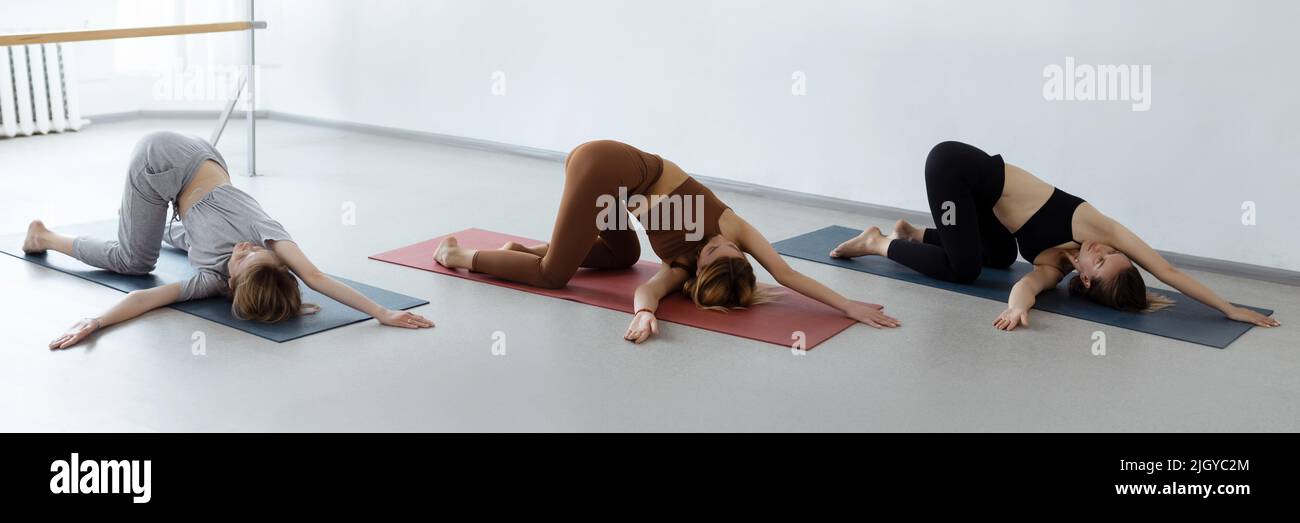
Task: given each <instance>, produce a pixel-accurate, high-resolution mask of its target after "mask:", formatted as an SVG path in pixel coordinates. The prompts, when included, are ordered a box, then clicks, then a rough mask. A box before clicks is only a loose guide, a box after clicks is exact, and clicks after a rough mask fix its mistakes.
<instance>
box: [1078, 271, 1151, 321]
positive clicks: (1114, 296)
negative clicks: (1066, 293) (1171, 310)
mask: <svg viewBox="0 0 1300 523" xmlns="http://www.w3.org/2000/svg"><path fill="white" fill-rule="evenodd" d="M1070 294H1071V295H1072V296H1084V297H1087V298H1088V299H1090V300H1092V301H1094V302H1096V303H1099V304H1101V305H1105V306H1107V307H1110V308H1112V309H1118V310H1121V311H1125V312H1155V311H1158V310H1160V309H1164V308H1166V307H1170V306H1173V304H1174V302H1173V300H1170V299H1169V298H1166V297H1164V296H1161V295H1159V294H1156V293H1154V292H1151V291H1148V290H1147V284H1146V282H1145V281H1143V280H1142V273H1141V272H1138V268H1137V266H1129V268H1127V269H1124V270H1123V271H1121V272H1120V273H1119V274H1116V275H1115V278H1113V279H1111V280H1097V279H1094V280H1093V281H1092V285H1091V286H1084V284H1083V278H1081V277H1079V276H1075V277H1074V279H1072V280H1070Z"/></svg>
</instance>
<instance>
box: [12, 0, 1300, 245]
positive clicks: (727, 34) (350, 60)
mask: <svg viewBox="0 0 1300 523" xmlns="http://www.w3.org/2000/svg"><path fill="white" fill-rule="evenodd" d="M10 1H12V0H10ZM258 17H259V18H263V19H267V20H268V21H269V22H270V24H271V28H270V29H269V30H267V31H266V32H263V33H260V36H259V49H260V52H259V61H260V62H262V63H263V64H268V65H269V66H270V68H268V69H266V70H264V72H263V80H264V81H263V85H262V87H263V88H264V89H266V96H265V98H264V99H266V100H268V101H269V105H268V106H266V107H269V108H270V109H272V110H274V111H283V112H289V113H298V114H304V115H311V116H317V117H323V118H332V119H341V120H348V121H356V122H362V123H367V124H374V125H382V126H390V127H398V128H405V129H413V130H419V131H428V132H435V133H445V134H452V135H459V136H467V137H473V138H480V139H486V140H494V141H499V142H505V143H511V144H519V145H527V146H532V147H540V148H547V149H555V150H568V149H570V148H571V147H573V146H574V145H577V144H579V143H581V142H583V141H586V140H590V139H595V138H615V139H619V140H624V141H627V142H630V143H633V144H636V145H638V146H640V147H642V148H644V149H646V150H649V151H652V152H657V153H660V154H663V155H664V156H666V157H669V158H671V159H673V160H675V161H677V162H678V163H680V164H681V165H683V166H684V167H685V168H686V169H687V170H689V171H691V172H695V173H699V174H705V175H709V176H715V177H721V178H728V179H734V180H741V181H746V182H753V183H759V184H764V185H769V186H773V187H778V188H782V189H789V190H795V191H802V192H808V193H815V194H822V195H828V196H836V197H840V198H847V199H852V200H858V201H864V202H871V203H876V204H882V205H890V206H897V207H905V208H910V209H917V210H920V209H924V208H925V199H924V196H925V190H924V186H923V184H922V180H921V173H922V165H923V162H924V158H925V154H926V152H927V151H928V149H929V148H930V146H931V145H933V144H934V143H936V142H939V141H941V140H945V139H958V140H963V141H968V142H971V143H974V144H976V145H979V146H980V147H982V148H984V149H985V150H987V151H990V152H996V153H1002V154H1004V155H1005V157H1006V158H1007V159H1008V161H1010V162H1012V163H1016V164H1018V165H1021V166H1023V167H1025V168H1027V169H1029V170H1031V171H1033V172H1035V173H1037V174H1039V175H1040V176H1042V177H1043V178H1045V179H1047V180H1048V181H1050V182H1052V183H1055V184H1057V185H1059V186H1061V187H1062V188H1064V189H1066V190H1068V191H1071V192H1073V193H1076V194H1078V195H1080V196H1083V197H1085V198H1087V199H1089V200H1091V201H1093V202H1094V204H1095V205H1097V206H1098V207H1099V208H1100V209H1101V210H1102V211H1103V212H1106V213H1108V214H1111V215H1112V216H1114V217H1116V218H1117V219H1119V220H1120V221H1122V222H1124V223H1126V224H1127V225H1129V226H1130V227H1131V228H1133V229H1134V230H1136V231H1137V232H1138V233H1139V234H1141V235H1143V236H1144V237H1146V238H1147V239H1148V240H1149V241H1150V242H1151V243H1152V244H1154V245H1155V246H1156V247H1157V248H1161V249H1167V250H1172V251H1177V252H1183V253H1187V254H1194V255H1200V256H1207V257H1213V258H1220V259H1227V260H1233V261H1240V262H1247V263H1254V264H1260V265H1266V266H1272V267H1280V268H1286V269H1292V270H1300V241H1296V236H1297V235H1296V231H1295V228H1296V226H1297V225H1300V208H1297V206H1295V205H1294V204H1293V200H1294V199H1295V198H1297V197H1300V177H1297V174H1300V172H1297V171H1298V170H1300V168H1298V167H1297V166H1298V165H1300V131H1297V125H1298V124H1297V123H1296V122H1298V121H1300V101H1298V100H1300V98H1298V97H1297V95H1296V94H1295V92H1296V89H1297V87H1296V86H1297V85H1300V68H1298V67H1297V66H1296V63H1297V62H1296V56H1297V53H1298V52H1300V36H1297V35H1300V31H1296V30H1295V27H1294V22H1295V20H1297V19H1300V2H1293V1H1288V0H1260V1H1252V2H1232V1H1227V0H1224V1H1211V0H1200V1H1175V0H1169V1H1146V2H1127V1H1116V0H1105V1H1097V0H1070V1H1066V0H1056V1H1052V0H1048V1H1010V0H982V1H959V0H952V1H904V0H897V1H883V0H882V1H866V0H857V1H831V0H823V1H806V0H805V1H799V0H712V1H710V0H655V1H650V0H644V1H632V0H621V1H608V0H549V1H544V2H541V1H530V0H515V1H511V0H434V1H429V0H367V1H365V2H359V1H354V0H261V1H259V2H258ZM1066 56H1073V57H1075V58H1076V59H1077V60H1078V61H1079V62H1080V63H1088V64H1139V65H1141V64H1146V65H1151V67H1152V73H1153V93H1152V106H1151V110H1150V111H1147V112H1133V111H1132V110H1131V109H1130V106H1129V104H1127V103H1123V102H1049V101H1046V100H1044V98H1043V96H1042V90H1043V82H1044V80H1043V77H1042V74H1043V69H1044V67H1045V66H1047V65H1049V64H1061V63H1063V62H1064V60H1065V57H1066ZM495 71H502V72H504V73H505V74H506V80H507V88H508V90H507V95H506V96H503V97H502V96H494V95H493V93H492V90H491V89H492V84H493V79H492V74H493V72H495ZM795 71H803V72H805V73H806V74H807V78H808V89H809V90H808V95H807V96H804V97H796V96H792V95H791V83H792V81H791V75H792V73H794V72H795ZM1246 200H1250V201H1254V202H1255V203H1256V204H1257V206H1258V225H1257V226H1254V227H1244V226H1242V225H1241V222H1240V220H1241V206H1242V202H1243V201H1246ZM847 225H854V224H847Z"/></svg>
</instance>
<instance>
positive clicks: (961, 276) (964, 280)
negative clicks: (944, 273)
mask: <svg viewBox="0 0 1300 523" xmlns="http://www.w3.org/2000/svg"><path fill="white" fill-rule="evenodd" d="M979 277H980V267H978V266H976V267H969V266H962V267H954V268H953V270H952V282H953V283H961V284H968V283H974V282H975V280H978V279H979Z"/></svg>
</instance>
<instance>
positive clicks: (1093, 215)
mask: <svg viewBox="0 0 1300 523" xmlns="http://www.w3.org/2000/svg"><path fill="white" fill-rule="evenodd" d="M1071 226H1072V227H1073V228H1074V234H1075V236H1076V238H1075V239H1076V240H1092V241H1099V242H1103V243H1108V242H1110V241H1113V240H1114V238H1115V236H1116V235H1117V234H1118V233H1119V232H1120V231H1121V230H1123V228H1124V226H1123V225H1121V224H1120V223H1119V222H1117V221H1115V220H1113V219H1111V218H1110V217H1109V216H1106V215H1105V214H1102V212H1101V211H1099V210H1097V208H1096V207H1093V205H1092V204H1091V203H1088V202H1083V203H1082V204H1080V205H1079V208H1078V209H1075V211H1074V218H1073V220H1072V223H1071Z"/></svg>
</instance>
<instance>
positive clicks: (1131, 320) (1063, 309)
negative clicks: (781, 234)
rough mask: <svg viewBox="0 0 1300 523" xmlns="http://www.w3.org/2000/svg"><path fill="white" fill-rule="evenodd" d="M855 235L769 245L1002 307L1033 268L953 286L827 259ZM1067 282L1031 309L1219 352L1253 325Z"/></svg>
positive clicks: (814, 235) (833, 230) (859, 261)
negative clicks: (1118, 300)
mask: <svg viewBox="0 0 1300 523" xmlns="http://www.w3.org/2000/svg"><path fill="white" fill-rule="evenodd" d="M860 232H861V230H859V229H850V228H848V227H840V226H831V227H827V228H825V229H821V230H818V231H814V232H810V233H808V234H804V235H800V236H796V237H794V238H790V239H788V240H783V241H779V242H777V243H776V244H774V246H775V247H776V250H777V252H779V253H781V254H784V255H786V256H790V257H793V258H799V259H803V260H808V261H814V262H818V263H825V264H827V265H834V266H836V267H843V268H845V269H850V270H855V271H858V272H865V273H868V274H875V275H877V276H884V277H886V278H893V279H895V280H903V281H906V282H911V283H917V284H920V285H925V286H928V287H934V288H936V289H944V290H949V291H952V292H957V293H961V294H966V295H969V296H978V297H980V298H988V299H990V300H995V301H999V302H1002V303H1006V301H1007V298H1008V297H1009V296H1010V295H1011V287H1013V286H1014V285H1015V284H1016V282H1018V281H1020V278H1022V277H1024V275H1026V274H1028V273H1029V272H1030V271H1032V270H1033V265H1030V264H1028V263H1025V262H1016V263H1015V265H1013V266H1012V267H1011V268H1010V269H1008V270H997V269H989V268H985V269H984V271H983V272H981V273H980V277H979V279H978V280H976V281H975V282H974V283H971V284H958V283H949V282H946V281H942V280H937V279H934V278H931V277H929V276H925V275H923V274H921V273H919V272H916V271H914V270H912V269H909V268H907V267H904V266H902V265H900V264H898V263H895V262H894V261H892V260H889V259H888V258H884V257H881V256H864V257H861V258H856V259H852V260H843V259H838V258H831V257H830V254H829V253H830V252H831V250H832V249H834V248H835V247H836V246H838V245H839V244H841V243H844V242H845V241H847V240H849V239H851V238H853V237H854V236H857V235H858V234H859V233H860ZM1068 281H1069V280H1068V278H1067V279H1066V280H1065V281H1062V282H1061V285H1060V286H1059V287H1057V288H1056V289H1055V290H1052V291H1048V292H1044V293H1042V294H1040V295H1039V296H1038V301H1037V303H1036V304H1035V305H1034V309H1036V310H1042V311H1047V312H1054V313H1056V314H1060V315H1063V316H1070V317H1072V318H1079V319H1082V320H1088V321H1093V322H1097V323H1102V324H1106V325H1110V326H1113V327H1119V328H1121V329H1128V330H1133V331H1138V332H1145V333H1147V334H1155V335H1157V336H1164V337H1166V338H1173V339H1175V340H1182V341H1186V342H1191V343H1196V344H1200V345H1206V346H1209V347H1215V348H1219V349H1225V348H1227V347H1228V345H1231V344H1232V342H1234V341H1236V340H1237V338H1239V337H1241V335H1242V334H1245V333H1246V331H1248V330H1250V328H1251V327H1253V325H1251V324H1249V323H1242V322H1239V321H1233V320H1230V319H1228V318H1226V317H1224V316H1223V314H1222V313H1220V312H1219V311H1217V310H1215V309H1213V308H1211V307H1209V306H1207V305H1205V304H1203V303H1201V302H1198V301H1196V300H1193V299H1192V298H1190V297H1187V296H1185V295H1182V294H1179V293H1177V292H1174V291H1169V290H1163V289H1156V288H1152V289H1151V290H1152V291H1153V292H1156V293H1158V294H1161V295H1163V296H1166V297H1168V298H1169V299H1171V300H1173V301H1174V303H1175V305H1174V306H1173V307H1170V308H1168V309H1164V310H1161V311H1158V312H1152V313H1131V312H1122V311H1118V310H1115V309H1112V308H1110V307H1105V306H1102V305H1098V304H1096V303H1093V302H1091V301H1089V300H1087V299H1085V298H1080V297H1072V296H1070V293H1069V291H1068V290H1067V288H1066V284H1067V282H1068ZM1240 306H1241V307H1246V308H1249V309H1253V310H1256V311H1259V312H1260V313H1262V314H1266V315H1269V316H1271V315H1273V311H1271V310H1268V309H1261V308H1258V307H1247V306H1244V305H1240ZM990 321H992V319H991V318H990Z"/></svg>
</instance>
